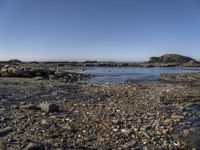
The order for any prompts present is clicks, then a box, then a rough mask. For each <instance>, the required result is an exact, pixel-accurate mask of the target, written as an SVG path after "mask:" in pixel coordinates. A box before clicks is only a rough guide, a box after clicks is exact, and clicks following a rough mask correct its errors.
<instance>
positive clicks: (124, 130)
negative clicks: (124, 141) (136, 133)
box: [121, 128, 133, 136]
mask: <svg viewBox="0 0 200 150" xmlns="http://www.w3.org/2000/svg"><path fill="white" fill-rule="evenodd" d="M132 131H133V130H132V129H127V128H125V129H121V132H122V133H124V134H125V135H127V136H129V135H130V134H131V133H132Z"/></svg>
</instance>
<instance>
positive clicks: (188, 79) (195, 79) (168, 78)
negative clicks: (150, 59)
mask: <svg viewBox="0 0 200 150" xmlns="http://www.w3.org/2000/svg"><path fill="white" fill-rule="evenodd" d="M160 81H163V82H169V83H186V84H192V85H200V73H177V74H168V73H163V74H161V75H160Z"/></svg>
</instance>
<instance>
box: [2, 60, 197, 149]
mask: <svg viewBox="0 0 200 150" xmlns="http://www.w3.org/2000/svg"><path fill="white" fill-rule="evenodd" d="M12 63H13V62H12ZM18 63H19V62H18ZM74 68H75V67H74V66H69V65H60V64H43V65H41V64H36V63H34V64H4V65H2V66H1V69H0V70H1V71H0V116H1V117H0V149H2V150H4V149H5V150H7V149H8V150H9V149H26V150H35V149H41V150H51V149H52V150H53V149H57V150H62V149H63V150H64V149H81V150H82V149H95V150H96V149H99V150H101V149H102V150H107V149H138V150H139V149H141V150H143V149H144V150H147V149H152V150H153V149H171V150H173V149H192V148H196V149H197V150H198V149H199V148H200V145H199V143H200V133H199V125H200V109H199V108H200V103H199V102H200V90H199V89H200V84H199V83H200V75H199V73H186V74H161V76H160V80H161V82H159V83H155V82H137V83H122V84H117V83H110V84H92V83H88V82H77V81H82V80H87V79H88V78H90V77H91V76H90V75H85V74H77V73H72V72H71V70H72V69H74ZM69 76H70V77H71V78H70V77H69Z"/></svg>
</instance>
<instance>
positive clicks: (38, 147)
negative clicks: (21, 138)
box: [26, 142, 46, 150]
mask: <svg viewBox="0 0 200 150" xmlns="http://www.w3.org/2000/svg"><path fill="white" fill-rule="evenodd" d="M26 150H46V148H45V145H44V144H43V143H39V142H30V143H29V144H28V145H27V146H26Z"/></svg>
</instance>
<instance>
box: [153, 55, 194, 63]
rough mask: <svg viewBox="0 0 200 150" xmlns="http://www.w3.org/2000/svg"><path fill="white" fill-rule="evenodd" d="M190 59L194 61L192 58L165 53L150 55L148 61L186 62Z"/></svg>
mask: <svg viewBox="0 0 200 150" xmlns="http://www.w3.org/2000/svg"><path fill="white" fill-rule="evenodd" d="M190 61H195V60H194V59H192V58H190V57H186V56H182V55H178V54H165V55H162V56H160V57H151V58H150V61H149V62H150V63H156V62H160V63H188V62H190Z"/></svg>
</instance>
